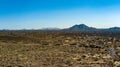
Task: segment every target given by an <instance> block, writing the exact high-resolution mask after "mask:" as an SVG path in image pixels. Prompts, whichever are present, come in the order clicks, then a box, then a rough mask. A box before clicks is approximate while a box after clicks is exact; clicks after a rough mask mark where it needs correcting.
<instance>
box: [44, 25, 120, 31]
mask: <svg viewBox="0 0 120 67" xmlns="http://www.w3.org/2000/svg"><path fill="white" fill-rule="evenodd" d="M42 30H64V31H87V32H92V31H100V32H101V31H102V32H120V27H111V28H105V29H98V28H94V27H89V26H87V25H85V24H80V25H74V26H72V27H70V28H66V29H59V28H45V29H42Z"/></svg>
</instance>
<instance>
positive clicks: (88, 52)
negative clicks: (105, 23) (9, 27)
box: [0, 31, 120, 67]
mask: <svg viewBox="0 0 120 67" xmlns="http://www.w3.org/2000/svg"><path fill="white" fill-rule="evenodd" d="M0 67H120V38H119V36H106V35H104V36H103V35H91V34H83V33H78V32H77V33H71V32H58V31H57V32H55V31H54V32H53V31H47V32H46V31H41V32H36V31H32V32H31V31H27V32H26V31H22V32H21V31H20V32H19V31H7V32H0Z"/></svg>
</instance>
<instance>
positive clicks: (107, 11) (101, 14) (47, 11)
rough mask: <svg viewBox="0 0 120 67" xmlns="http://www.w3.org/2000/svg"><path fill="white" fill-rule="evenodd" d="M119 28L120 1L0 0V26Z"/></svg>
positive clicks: (26, 27) (15, 27)
mask: <svg viewBox="0 0 120 67" xmlns="http://www.w3.org/2000/svg"><path fill="white" fill-rule="evenodd" d="M75 24H86V25H88V26H93V27H97V28H108V27H114V26H118V27H120V0H0V29H40V28H46V27H57V28H67V27H70V26H72V25H75Z"/></svg>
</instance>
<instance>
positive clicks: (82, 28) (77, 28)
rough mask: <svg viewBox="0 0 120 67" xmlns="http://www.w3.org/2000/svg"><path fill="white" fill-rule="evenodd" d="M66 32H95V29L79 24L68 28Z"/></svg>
mask: <svg viewBox="0 0 120 67" xmlns="http://www.w3.org/2000/svg"><path fill="white" fill-rule="evenodd" d="M68 30H71V31H94V30H96V28H93V27H88V26H87V25H85V24H80V25H74V26H72V27H70V28H68Z"/></svg>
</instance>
